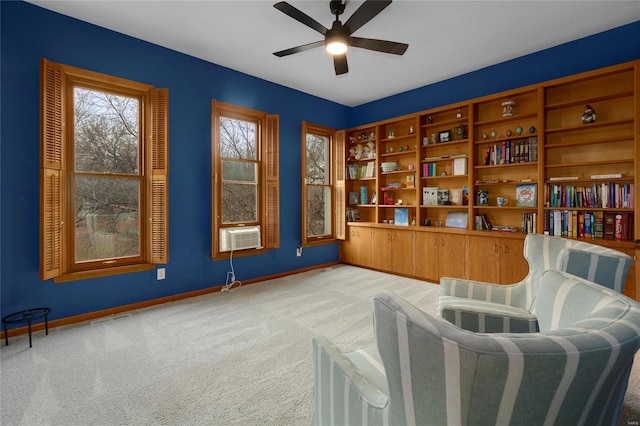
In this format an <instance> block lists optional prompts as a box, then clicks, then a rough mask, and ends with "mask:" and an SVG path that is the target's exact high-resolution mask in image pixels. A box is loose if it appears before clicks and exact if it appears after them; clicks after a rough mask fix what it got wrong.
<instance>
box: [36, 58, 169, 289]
mask: <svg viewBox="0 0 640 426" xmlns="http://www.w3.org/2000/svg"><path fill="white" fill-rule="evenodd" d="M76 85H78V86H83V87H91V88H95V89H96V90H99V91H107V92H109V91H113V92H117V93H127V94H130V95H131V96H133V97H136V98H138V99H139V102H140V111H139V115H140V122H141V124H140V129H141V134H140V136H139V143H140V144H141V149H140V153H141V155H140V158H139V167H140V172H139V173H140V175H141V179H142V185H140V188H141V189H140V222H141V227H140V229H141V235H140V242H141V244H140V246H141V247H140V251H141V252H140V256H137V257H135V258H129V259H124V258H114V259H104V260H102V261H99V262H92V263H91V264H90V265H89V266H87V265H83V266H80V265H78V264H77V263H76V262H75V260H74V259H75V256H74V249H75V248H74V242H73V241H72V240H73V239H72V238H71V235H72V233H73V230H72V228H71V227H72V226H73V225H74V220H73V219H74V217H73V209H72V206H73V200H72V197H73V192H74V191H73V180H72V177H71V176H72V170H71V168H72V167H71V163H72V157H70V155H73V150H74V147H73V143H74V137H73V123H69V120H70V119H72V116H73V113H72V110H71V109H70V108H73V94H72V93H73V87H74V86H76ZM40 92H41V100H40V134H41V137H40V141H41V142H40V143H41V149H40V152H41V155H40V182H41V183H40V279H42V280H46V279H51V278H53V279H54V281H55V282H63V281H71V280H78V279H86V278H93V277H100V276H107V275H115V274H120V273H128V272H136V271H142V270H148V269H153V268H154V267H155V266H154V265H155V264H165V263H168V238H167V234H168V185H167V184H168V180H167V177H168V95H169V94H168V90H167V89H157V88H154V87H153V86H150V85H147V84H142V83H137V82H133V81H130V80H125V79H121V78H118V77H113V76H109V75H105V74H100V73H96V72H92V71H87V70H83V69H80V68H75V67H71V66H67V65H62V64H57V63H54V62H51V61H48V60H46V59H42V60H41V63H40Z"/></svg>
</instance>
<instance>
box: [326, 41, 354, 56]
mask: <svg viewBox="0 0 640 426" xmlns="http://www.w3.org/2000/svg"><path fill="white" fill-rule="evenodd" d="M325 50H326V51H327V53H328V54H330V55H344V54H345V53H347V50H349V46H348V45H347V43H345V42H344V40H342V39H335V40H327V42H326V43H325Z"/></svg>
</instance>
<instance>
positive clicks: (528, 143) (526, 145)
mask: <svg viewBox="0 0 640 426" xmlns="http://www.w3.org/2000/svg"><path fill="white" fill-rule="evenodd" d="M531 161H538V137H537V136H531V137H530V138H528V139H527V140H520V141H510V140H509V141H503V142H502V143H499V144H494V145H493V146H490V147H488V148H487V151H486V152H485V154H484V162H483V165H485V166H494V165H497V164H512V163H528V162H531Z"/></svg>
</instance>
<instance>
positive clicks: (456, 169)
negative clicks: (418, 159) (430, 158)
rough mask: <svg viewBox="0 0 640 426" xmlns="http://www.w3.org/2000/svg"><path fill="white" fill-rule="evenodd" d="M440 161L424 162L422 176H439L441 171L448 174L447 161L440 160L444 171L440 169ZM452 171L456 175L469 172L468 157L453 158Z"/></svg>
mask: <svg viewBox="0 0 640 426" xmlns="http://www.w3.org/2000/svg"><path fill="white" fill-rule="evenodd" d="M437 164H438V163H422V176H423V177H431V176H439V175H441V173H445V175H446V174H447V168H448V165H447V162H444V163H443V162H442V161H441V162H440V167H441V168H442V171H441V172H439V171H438V166H437ZM450 166H451V173H452V174H453V175H454V176H462V175H466V174H467V159H466V157H459V158H454V159H453V160H451V163H450Z"/></svg>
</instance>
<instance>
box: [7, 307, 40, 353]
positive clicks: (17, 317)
mask: <svg viewBox="0 0 640 426" xmlns="http://www.w3.org/2000/svg"><path fill="white" fill-rule="evenodd" d="M49 312H51V309H49V308H35V309H27V310H24V311H20V312H16V313H15V314H11V315H7V316H6V317H4V318H2V328H4V344H5V346H8V345H9V330H8V329H7V324H19V323H24V322H26V323H27V324H28V327H29V347H30V348H31V347H32V346H31V322H32V321H33V320H37V319H40V318H42V317H44V329H45V330H46V334H47V335H48V334H49Z"/></svg>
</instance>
